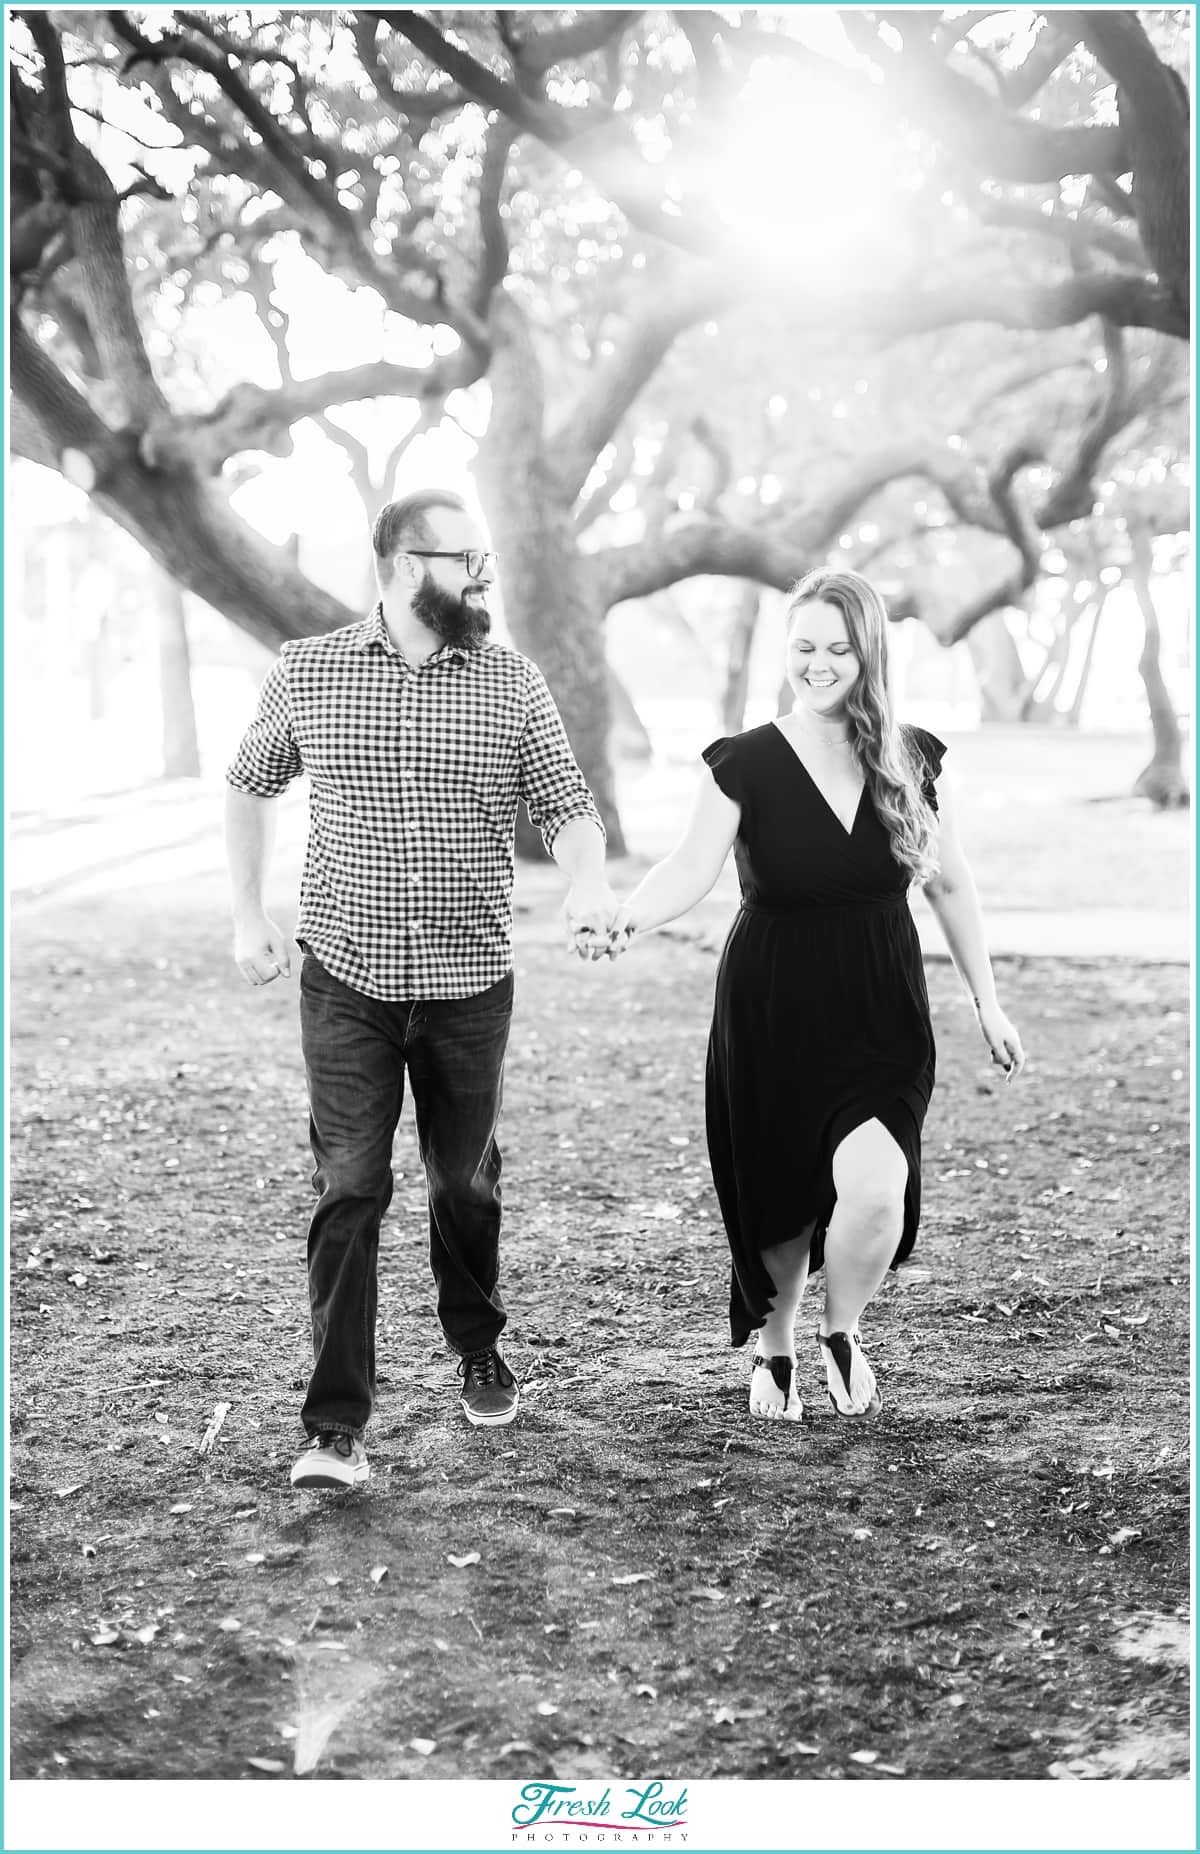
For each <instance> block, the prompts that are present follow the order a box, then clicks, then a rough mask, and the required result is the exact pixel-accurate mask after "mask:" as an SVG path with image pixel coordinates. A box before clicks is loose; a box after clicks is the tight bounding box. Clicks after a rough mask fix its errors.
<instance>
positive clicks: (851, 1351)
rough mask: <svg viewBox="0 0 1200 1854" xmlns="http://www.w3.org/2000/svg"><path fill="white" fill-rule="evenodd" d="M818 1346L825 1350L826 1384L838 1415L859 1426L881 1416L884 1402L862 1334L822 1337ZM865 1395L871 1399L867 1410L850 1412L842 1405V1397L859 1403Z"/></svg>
mask: <svg viewBox="0 0 1200 1854" xmlns="http://www.w3.org/2000/svg"><path fill="white" fill-rule="evenodd" d="M817 1343H818V1345H821V1346H823V1347H824V1348H825V1352H826V1358H825V1383H826V1388H827V1389H828V1391H829V1401H830V1403H831V1404H832V1405H833V1407H834V1410H835V1411H836V1413H837V1415H838V1416H845V1417H848V1418H850V1420H851V1421H856V1422H857V1421H861V1420H862V1418H863V1417H865V1416H878V1414H879V1412H880V1410H882V1408H883V1398H882V1397H881V1395H880V1393H879V1386H878V1385H877V1384H876V1382H875V1373H874V1372H873V1371H872V1370H871V1366H870V1364H869V1362H868V1360H867V1355H866V1353H865V1352H864V1351H863V1349H862V1340H861V1339H860V1338H859V1336H858V1334H857V1333H818V1334H817ZM868 1385H869V1386H870V1389H869V1391H868ZM864 1394H866V1395H867V1398H868V1401H867V1404H866V1407H865V1409H861V1410H854V1409H850V1410H847V1409H845V1408H844V1407H843V1405H842V1404H841V1403H839V1402H838V1398H839V1397H848V1398H854V1399H858V1398H861V1397H862V1396H863V1395H864Z"/></svg>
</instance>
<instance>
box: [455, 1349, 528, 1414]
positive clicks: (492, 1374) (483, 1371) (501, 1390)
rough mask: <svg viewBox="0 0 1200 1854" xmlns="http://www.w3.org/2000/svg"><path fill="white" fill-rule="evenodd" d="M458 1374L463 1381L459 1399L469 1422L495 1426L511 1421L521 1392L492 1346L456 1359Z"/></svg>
mask: <svg viewBox="0 0 1200 1854" xmlns="http://www.w3.org/2000/svg"><path fill="white" fill-rule="evenodd" d="M458 1375H459V1377H460V1378H461V1379H462V1381H463V1387H462V1397H461V1398H460V1402H461V1403H462V1407H463V1410H464V1411H465V1412H466V1418H467V1421H468V1422H469V1423H475V1424H476V1425H477V1426H478V1425H481V1424H486V1425H488V1426H490V1427H493V1428H495V1427H498V1426H499V1425H500V1424H501V1423H511V1422H512V1419H513V1417H514V1416H515V1415H516V1414H517V1405H518V1403H519V1402H520V1400H521V1392H520V1389H519V1388H518V1385H517V1380H516V1379H515V1378H514V1376H513V1374H512V1372H511V1371H510V1370H509V1368H508V1366H507V1365H506V1364H505V1362H504V1360H503V1359H502V1358H501V1356H500V1354H499V1352H497V1350H496V1348H495V1346H494V1345H489V1346H486V1347H485V1348H484V1349H483V1351H481V1352H468V1353H467V1354H466V1357H465V1358H461V1359H460V1360H459V1361H458Z"/></svg>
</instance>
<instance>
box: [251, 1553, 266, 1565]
mask: <svg viewBox="0 0 1200 1854" xmlns="http://www.w3.org/2000/svg"><path fill="white" fill-rule="evenodd" d="M266 1562H267V1554H266V1552H265V1551H248V1552H247V1553H246V1563H247V1564H265V1563H266Z"/></svg>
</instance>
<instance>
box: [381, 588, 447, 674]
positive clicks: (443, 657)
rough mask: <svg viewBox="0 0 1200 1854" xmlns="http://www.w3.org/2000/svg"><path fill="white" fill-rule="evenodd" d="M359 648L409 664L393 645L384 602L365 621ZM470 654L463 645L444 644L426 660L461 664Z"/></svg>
mask: <svg viewBox="0 0 1200 1854" xmlns="http://www.w3.org/2000/svg"><path fill="white" fill-rule="evenodd" d="M358 648H359V649H360V650H383V651H385V652H386V653H387V655H388V656H389V657H399V659H400V661H401V662H402V663H408V658H407V657H406V656H405V654H404V652H403V651H402V650H397V648H396V646H395V644H393V642H392V639H391V633H390V632H389V630H388V628H387V625H386V624H385V623H384V621H383V603H382V601H380V603H379V604H378V605H376V606H375V607H374V609H373V611H372V612H371V615H370V617H369V618H367V619H365V620H364V622H363V626H362V636H361V637H360V639H359V644H358ZM470 654H471V653H470V651H469V650H464V649H463V646H462V645H461V644H443V645H442V646H441V648H440V649H438V650H435V651H434V653H433V655H432V656H431V657H427V658H426V662H427V663H443V662H444V663H459V664H461V663H465V662H466V660H467V658H468V657H469V656H470ZM408 667H409V668H410V669H411V668H412V665H411V664H410V663H409V664H408ZM422 667H424V665H422Z"/></svg>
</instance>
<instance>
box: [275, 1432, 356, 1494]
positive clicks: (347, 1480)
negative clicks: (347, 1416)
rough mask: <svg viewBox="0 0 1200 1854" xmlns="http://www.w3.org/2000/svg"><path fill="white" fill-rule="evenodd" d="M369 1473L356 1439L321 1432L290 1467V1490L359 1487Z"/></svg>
mask: <svg viewBox="0 0 1200 1854" xmlns="http://www.w3.org/2000/svg"><path fill="white" fill-rule="evenodd" d="M370 1472H371V1469H370V1465H369V1463H368V1461H367V1451H366V1449H365V1448H364V1447H363V1445H362V1443H361V1442H360V1441H359V1439H358V1437H357V1436H345V1435H339V1434H338V1432H337V1431H336V1430H332V1429H323V1430H322V1431H321V1433H320V1435H316V1436H313V1438H312V1440H311V1441H310V1442H309V1444H308V1447H307V1448H306V1449H305V1450H304V1452H303V1454H302V1455H300V1456H298V1457H297V1459H296V1461H295V1462H294V1463H293V1464H292V1486H293V1487H336V1488H345V1487H360V1486H361V1485H362V1483H363V1482H364V1481H365V1480H366V1479H367V1477H368V1475H369V1474H370Z"/></svg>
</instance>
